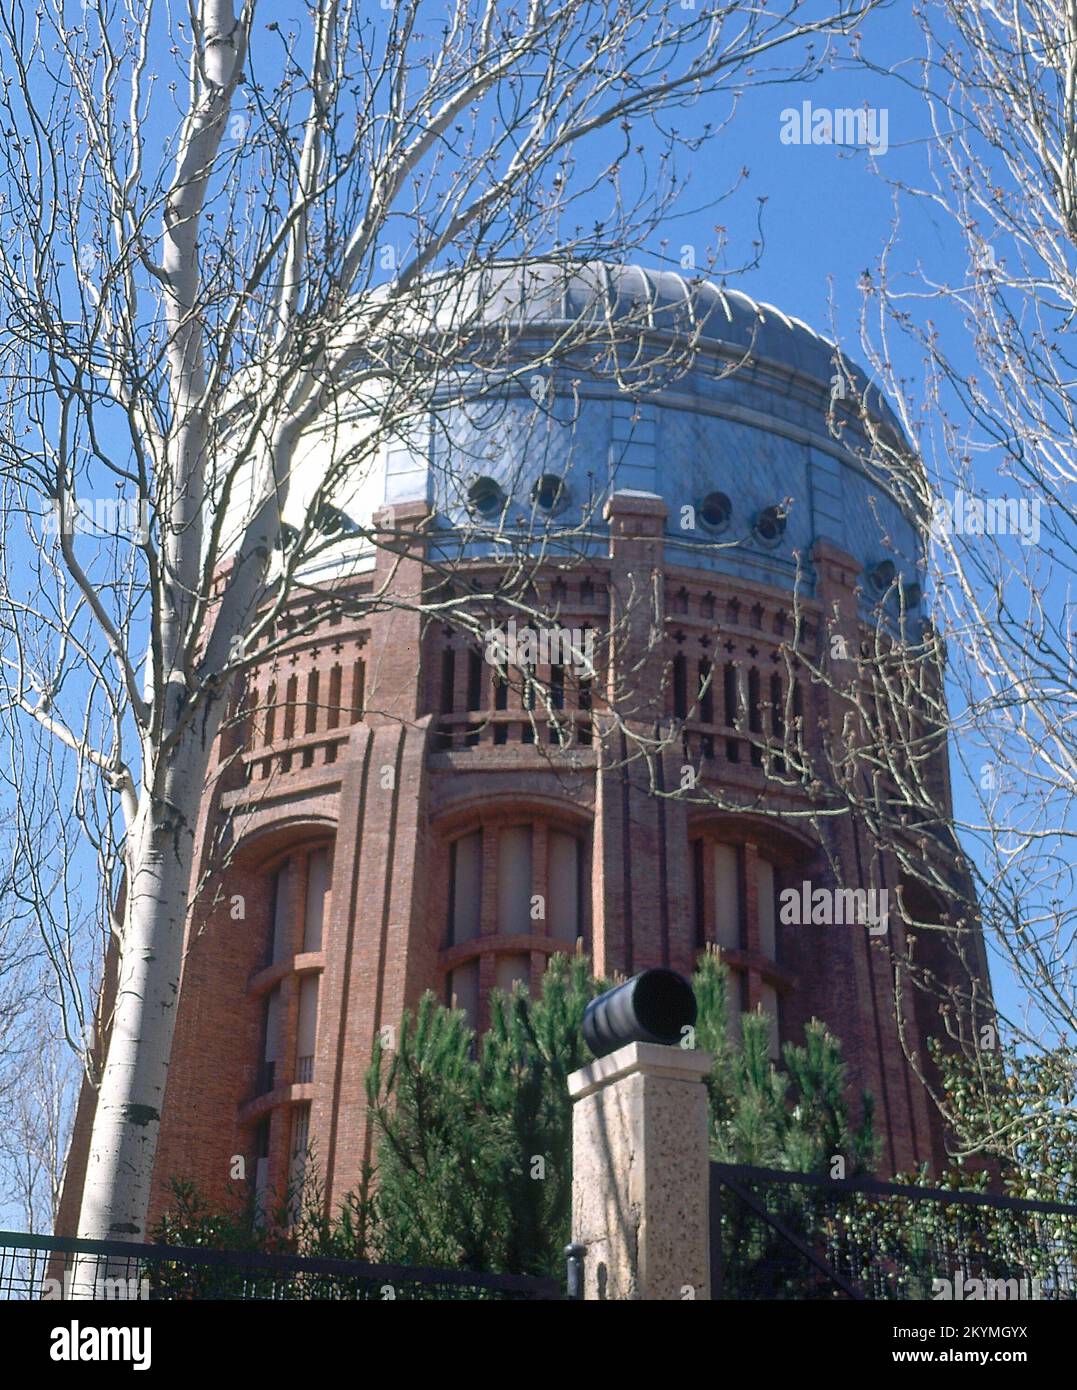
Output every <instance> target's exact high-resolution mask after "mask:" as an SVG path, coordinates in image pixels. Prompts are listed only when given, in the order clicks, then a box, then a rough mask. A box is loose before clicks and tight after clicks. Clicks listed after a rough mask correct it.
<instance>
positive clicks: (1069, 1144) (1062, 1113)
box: [934, 1045, 1077, 1203]
mask: <svg viewBox="0 0 1077 1390" xmlns="http://www.w3.org/2000/svg"><path fill="white" fill-rule="evenodd" d="M934 1051H935V1058H936V1061H937V1062H938V1065H939V1068H940V1071H941V1072H942V1080H943V1090H944V1095H945V1100H944V1104H945V1111H946V1114H947V1117H948V1119H949V1121H950V1125H951V1129H952V1131H953V1140H954V1147H955V1149H956V1150H957V1152H958V1153H959V1154H960V1167H961V1168H967V1167H968V1166H970V1165H975V1164H977V1163H981V1164H982V1162H983V1160H984V1159H985V1158H986V1159H988V1160H994V1162H995V1164H996V1165H997V1168H998V1171H999V1173H1000V1174H1001V1177H1002V1182H1003V1185H1004V1187H1005V1188H1006V1191H1007V1192H1008V1193H1009V1194H1010V1195H1011V1196H1013V1197H1025V1198H1029V1199H1034V1200H1038V1201H1045V1202H1070V1203H1072V1202H1077V1123H1075V1102H1077V1051H1075V1050H1074V1048H1073V1047H1072V1046H1069V1045H1061V1046H1059V1047H1056V1048H1054V1049H1053V1050H1051V1051H1048V1052H1042V1053H1036V1054H1034V1055H1026V1056H1022V1055H1019V1054H1018V1053H1017V1052H1016V1051H1015V1050H1014V1049H1012V1048H1002V1047H1000V1048H998V1049H996V1050H994V1051H987V1050H983V1051H980V1052H979V1053H978V1054H977V1055H976V1056H975V1057H974V1058H967V1057H965V1056H955V1055H954V1054H953V1053H949V1052H945V1051H943V1050H942V1049H938V1048H936V1049H934Z"/></svg>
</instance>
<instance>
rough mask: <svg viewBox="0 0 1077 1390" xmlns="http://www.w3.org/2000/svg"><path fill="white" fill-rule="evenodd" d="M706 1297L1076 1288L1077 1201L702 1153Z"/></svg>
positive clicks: (976, 1296)
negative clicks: (792, 1168) (734, 1161)
mask: <svg viewBox="0 0 1077 1390" xmlns="http://www.w3.org/2000/svg"><path fill="white" fill-rule="evenodd" d="M711 1266H712V1284H713V1287H714V1297H715V1298H726V1299H744V1298H752V1299H798V1300H803V1299H835V1298H837V1299H840V1298H852V1299H898V1300H902V1299H955V1300H957V1299H964V1300H994V1301H998V1300H1014V1299H1037V1300H1062V1299H1065V1300H1071V1299H1075V1298H1077V1206H1068V1205H1064V1204H1062V1203H1057V1202H1033V1201H1022V1200H1021V1199H1018V1198H1013V1197H1000V1196H995V1195H993V1194H990V1193H980V1192H957V1191H949V1190H945V1189H939V1188H927V1187H914V1186H908V1185H904V1184H898V1183H882V1182H876V1181H874V1180H871V1179H846V1180H832V1179H829V1178H825V1177H819V1176H815V1175H811V1174H805V1173H785V1172H778V1171H774V1170H771V1169H762V1168H747V1167H739V1166H735V1165H730V1164H721V1163H713V1164H712V1165H711Z"/></svg>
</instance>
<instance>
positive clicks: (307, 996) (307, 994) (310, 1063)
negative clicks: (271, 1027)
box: [295, 975, 319, 1086]
mask: <svg viewBox="0 0 1077 1390" xmlns="http://www.w3.org/2000/svg"><path fill="white" fill-rule="evenodd" d="M318 985H319V979H318V976H317V975H304V976H303V978H302V980H300V982H299V1024H298V1027H297V1028H296V1044H295V1079H296V1081H297V1083H298V1084H299V1085H301V1086H303V1085H306V1083H307V1082H308V1081H313V1080H314V1048H315V1042H316V1040H317V1036H318Z"/></svg>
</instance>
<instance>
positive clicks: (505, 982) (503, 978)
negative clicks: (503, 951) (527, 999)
mask: <svg viewBox="0 0 1077 1390" xmlns="http://www.w3.org/2000/svg"><path fill="white" fill-rule="evenodd" d="M494 982H495V984H496V985H497V987H498V989H503V990H504V991H505V993H506V994H511V993H512V987H513V985H515V984H517V983H519V984H522V985H523V987H524V989H529V988H530V985H531V957H530V956H529V955H525V954H523V953H520V954H519V955H511V956H498V958H497V961H496V962H495V978H494Z"/></svg>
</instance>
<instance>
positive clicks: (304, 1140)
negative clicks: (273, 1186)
mask: <svg viewBox="0 0 1077 1390" xmlns="http://www.w3.org/2000/svg"><path fill="white" fill-rule="evenodd" d="M309 1149H310V1102H309V1101H308V1102H307V1103H306V1104H305V1105H297V1106H295V1107H293V1110H292V1143H291V1154H290V1161H289V1165H288V1195H289V1199H290V1204H291V1214H292V1220H293V1221H295V1220H297V1219H298V1217H299V1214H300V1212H301V1210H302V1197H303V1183H304V1180H305V1178H306V1172H307V1157H308V1151H309Z"/></svg>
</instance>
